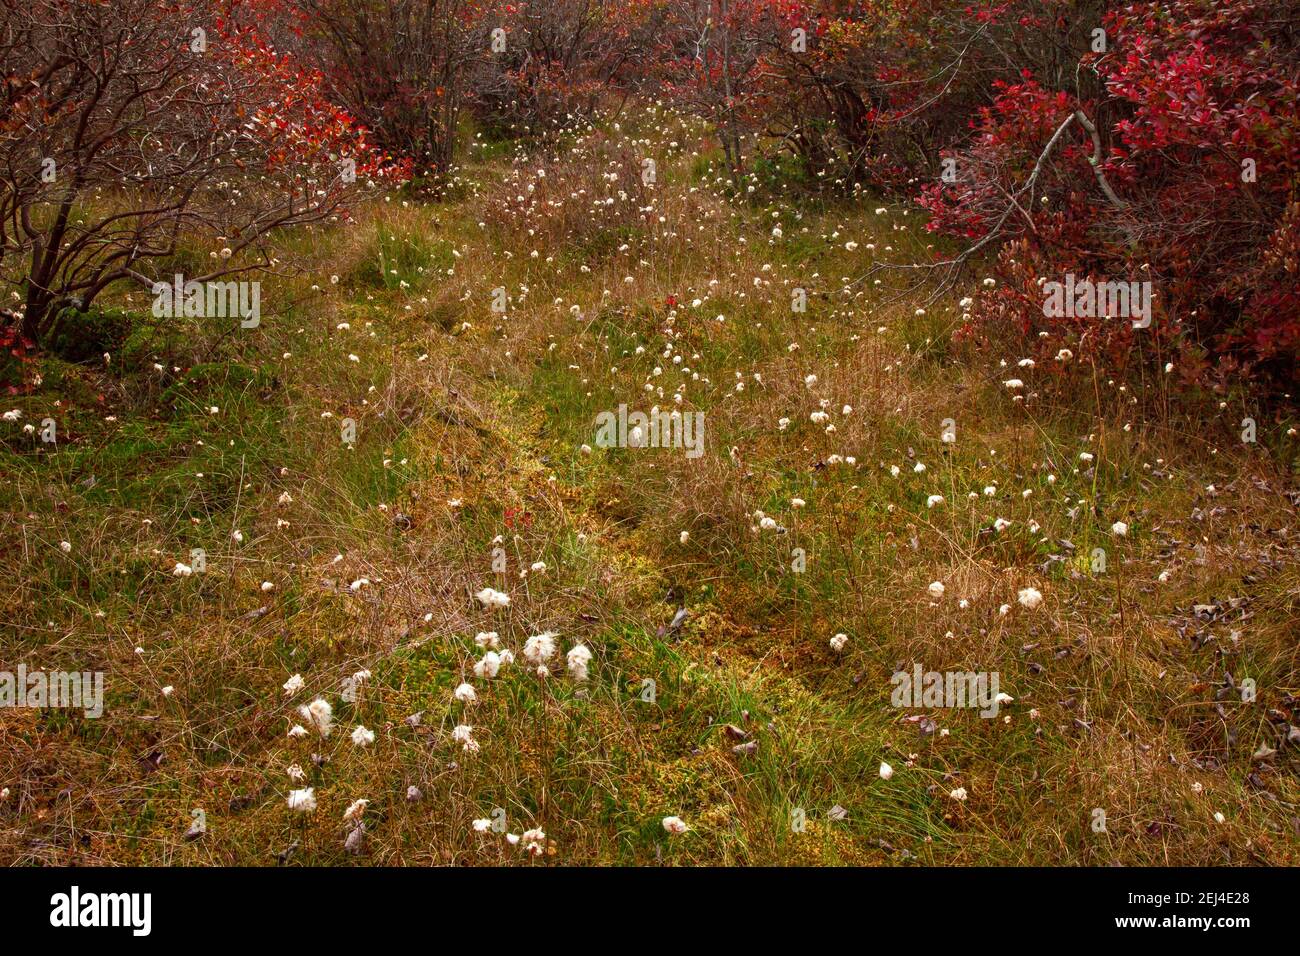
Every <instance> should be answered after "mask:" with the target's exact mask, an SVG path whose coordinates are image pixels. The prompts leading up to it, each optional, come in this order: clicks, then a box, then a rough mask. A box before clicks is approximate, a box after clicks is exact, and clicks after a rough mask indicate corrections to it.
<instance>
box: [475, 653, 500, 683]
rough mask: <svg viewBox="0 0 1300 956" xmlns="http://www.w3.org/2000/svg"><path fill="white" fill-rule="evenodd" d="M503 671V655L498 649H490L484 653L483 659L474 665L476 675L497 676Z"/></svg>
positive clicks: (482, 676) (488, 677)
mask: <svg viewBox="0 0 1300 956" xmlns="http://www.w3.org/2000/svg"><path fill="white" fill-rule="evenodd" d="M500 672H501V655H499V654H498V653H497V652H496V651H488V652H487V653H486V654H484V655H483V659H482V660H480V661H479V662H478V663H476V664H475V665H474V676H475V677H481V678H486V679H489V680H490V679H491V678H493V677H496V676H497V674H498V673H500Z"/></svg>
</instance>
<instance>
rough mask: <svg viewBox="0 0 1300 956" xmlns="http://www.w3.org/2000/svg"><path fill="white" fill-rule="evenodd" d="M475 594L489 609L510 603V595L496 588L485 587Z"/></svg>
mask: <svg viewBox="0 0 1300 956" xmlns="http://www.w3.org/2000/svg"><path fill="white" fill-rule="evenodd" d="M474 596H475V597H476V598H478V601H479V603H480V604H482V605H483V606H484V607H485V608H488V609H489V610H490V609H493V608H502V607H509V605H510V595H509V594H506V593H505V592H504V591H498V590H496V589H494V588H483V590H481V591H479V592H478V593H476V594H475V595H474Z"/></svg>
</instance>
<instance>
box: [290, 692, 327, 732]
mask: <svg viewBox="0 0 1300 956" xmlns="http://www.w3.org/2000/svg"><path fill="white" fill-rule="evenodd" d="M298 713H299V714H300V715H301V716H302V719H303V720H305V721H306V722H307V725H308V726H309V727H311V728H312V729H313V730H315V731H316V733H318V734H320V735H321V736H322V737H328V736H329V735H330V731H332V730H333V729H334V708H333V707H331V706H330V704H329V701H327V700H326V699H325V698H324V697H317V698H316V699H315V700H313V701H312V702H311V703H310V704H303V705H302V706H301V707H299V708H298Z"/></svg>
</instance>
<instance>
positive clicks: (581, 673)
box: [565, 644, 591, 681]
mask: <svg viewBox="0 0 1300 956" xmlns="http://www.w3.org/2000/svg"><path fill="white" fill-rule="evenodd" d="M590 662H591V651H590V650H589V649H588V648H587V646H586V645H585V644H576V645H574V647H573V648H572V649H571V650H570V651H569V653H568V654H567V655H565V663H566V664H567V665H568V668H569V674H570V676H571V677H573V679H574V680H576V681H584V680H586V679H587V665H588V664H589V663H590Z"/></svg>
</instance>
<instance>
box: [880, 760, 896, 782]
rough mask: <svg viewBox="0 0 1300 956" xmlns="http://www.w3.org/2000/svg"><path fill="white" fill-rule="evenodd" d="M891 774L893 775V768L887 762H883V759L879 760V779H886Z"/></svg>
mask: <svg viewBox="0 0 1300 956" xmlns="http://www.w3.org/2000/svg"><path fill="white" fill-rule="evenodd" d="M893 775H894V768H893V767H891V766H890V765H889V764H887V763H885V761H883V760H882V761H880V779H881V780H888V779H889V778H890V777H892V776H893Z"/></svg>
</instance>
